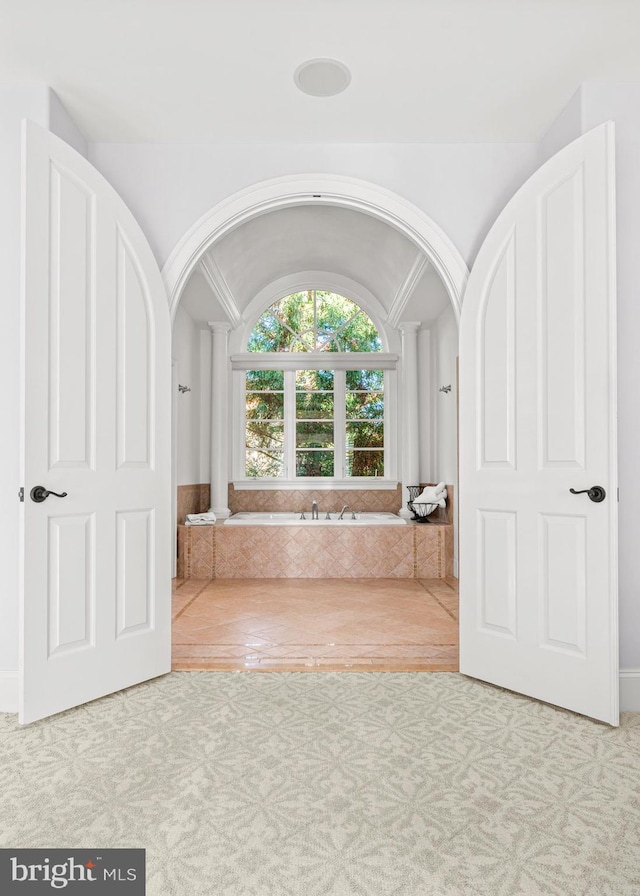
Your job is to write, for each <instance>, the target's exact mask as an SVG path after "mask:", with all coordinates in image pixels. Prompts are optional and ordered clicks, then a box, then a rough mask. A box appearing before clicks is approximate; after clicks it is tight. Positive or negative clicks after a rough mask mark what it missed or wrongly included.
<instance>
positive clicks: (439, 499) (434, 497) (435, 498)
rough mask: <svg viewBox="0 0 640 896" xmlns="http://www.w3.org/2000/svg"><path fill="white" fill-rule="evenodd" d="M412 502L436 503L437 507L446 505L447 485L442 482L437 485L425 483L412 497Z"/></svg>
mask: <svg viewBox="0 0 640 896" xmlns="http://www.w3.org/2000/svg"><path fill="white" fill-rule="evenodd" d="M413 503H414V504H437V505H438V507H446V506H447V487H446V485H445V484H444V482H439V483H438V484H437V485H427V486H426V487H425V488H423V489H422V492H421V493H420V494H419V495H418V497H417V498H414V499H413Z"/></svg>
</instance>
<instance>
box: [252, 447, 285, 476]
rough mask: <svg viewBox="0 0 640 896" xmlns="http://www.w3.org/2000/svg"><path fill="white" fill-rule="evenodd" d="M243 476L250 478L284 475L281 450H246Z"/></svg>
mask: <svg viewBox="0 0 640 896" xmlns="http://www.w3.org/2000/svg"><path fill="white" fill-rule="evenodd" d="M244 472H245V476H248V477H249V478H250V479H260V478H263V477H266V476H268V477H277V476H284V454H283V453H282V451H247V453H246V462H245V470H244Z"/></svg>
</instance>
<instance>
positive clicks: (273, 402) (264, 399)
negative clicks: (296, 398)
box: [246, 392, 284, 420]
mask: <svg viewBox="0 0 640 896" xmlns="http://www.w3.org/2000/svg"><path fill="white" fill-rule="evenodd" d="M246 416H247V420H282V419H283V417H284V393H282V392H247V415H246Z"/></svg>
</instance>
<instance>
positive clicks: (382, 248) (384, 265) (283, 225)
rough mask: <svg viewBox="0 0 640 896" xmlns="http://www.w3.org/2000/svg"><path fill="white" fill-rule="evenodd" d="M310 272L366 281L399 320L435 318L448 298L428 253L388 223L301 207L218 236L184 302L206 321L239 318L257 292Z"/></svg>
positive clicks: (364, 284)
mask: <svg viewBox="0 0 640 896" xmlns="http://www.w3.org/2000/svg"><path fill="white" fill-rule="evenodd" d="M307 271H316V272H323V273H325V274H329V275H338V277H341V278H347V279H348V280H350V281H354V282H355V283H356V284H358V285H359V286H361V287H364V290H366V291H367V292H370V293H372V294H373V296H375V298H376V299H377V300H378V302H379V303H380V306H381V308H382V313H383V316H384V318H385V319H390V323H391V324H392V325H394V326H397V324H398V323H399V321H400V320H419V321H422V322H423V323H428V322H432V321H434V320H435V319H436V318H437V317H438V315H439V314H440V313H441V312H442V311H443V310H444V308H446V307H447V306H448V303H449V299H448V296H447V293H446V291H445V289H444V286H443V284H442V282H441V280H440V278H439V277H438V275H437V274H436V273H435V271H434V270H433V268H431V267H430V265H429V263H428V261H427V259H426V258H425V257H424V255H423V253H422V252H421V251H420V250H419V249H418V248H417V247H416V246H415V245H414V244H413V243H412V242H411V241H410V240H408V239H407V238H406V237H405V236H403V235H402V234H400V233H399V232H398V231H397V230H394V229H393V228H392V227H390V226H389V225H388V224H385V223H383V222H382V221H379V220H378V219H376V218H373V217H370V216H369V215H366V214H363V213H362V212H356V211H352V210H349V209H345V208H337V207H330V206H297V207H295V208H288V209H281V210H279V211H274V212H269V213H268V214H265V215H261V216H260V217H258V218H254V219H253V220H251V221H249V222H247V223H246V224H244V225H242V226H240V227H238V228H236V230H234V231H232V232H231V233H230V234H228V235H227V236H226V237H225V238H224V239H222V240H220V241H219V242H218V243H216V244H215V245H214V246H213V247H212V248H211V249H209V250H208V251H207V252H206V253H205V254H204V255H203V257H202V259H201V260H200V263H199V264H198V265H197V266H196V269H195V270H194V273H193V274H192V276H191V278H190V280H189V282H188V283H187V285H186V287H185V291H184V293H183V298H182V303H181V304H182V307H183V308H184V309H185V310H186V311H187V312H188V313H189V315H190V316H191V317H192V318H193V319H194V320H195V321H196V322H197V323H198V324H199V325H200V326H203V327H204V326H206V325H207V323H208V321H212V320H217V321H230V322H231V323H232V324H234V325H237V323H239V322H240V320H241V319H243V318H245V319H246V312H247V308H248V306H249V304H250V303H251V301H252V300H253V299H254V298H255V297H256V295H257V294H258V293H260V292H261V291H262V290H264V289H265V288H266V287H268V286H269V285H271V284H274V283H276V282H277V281H279V280H280V279H281V278H284V277H286V276H287V275H292V274H301V273H303V272H307ZM310 285H311V284H310ZM317 285H318V286H322V285H323V283H322V282H319V283H318V284H317ZM345 292H346V291H345ZM347 294H348V293H347ZM349 297H350V298H355V296H352V295H351V296H349ZM274 298H275V297H274Z"/></svg>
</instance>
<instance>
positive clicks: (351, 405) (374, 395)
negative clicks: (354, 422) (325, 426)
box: [346, 392, 384, 420]
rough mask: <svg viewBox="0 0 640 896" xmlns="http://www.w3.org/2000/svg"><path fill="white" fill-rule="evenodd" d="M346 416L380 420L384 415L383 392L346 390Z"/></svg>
mask: <svg viewBox="0 0 640 896" xmlns="http://www.w3.org/2000/svg"><path fill="white" fill-rule="evenodd" d="M346 404H347V417H348V418H354V417H356V418H358V417H365V418H368V419H377V420H382V418H383V417H384V394H383V393H382V392H347V395H346Z"/></svg>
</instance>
